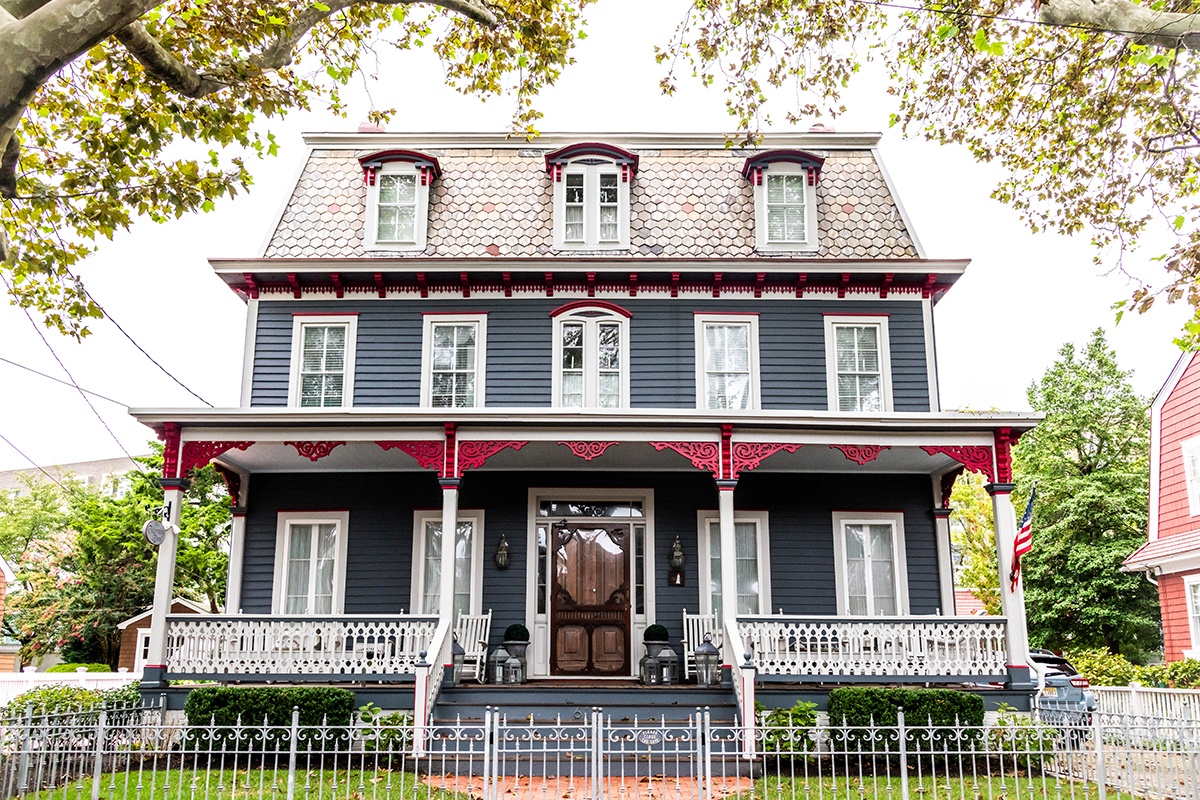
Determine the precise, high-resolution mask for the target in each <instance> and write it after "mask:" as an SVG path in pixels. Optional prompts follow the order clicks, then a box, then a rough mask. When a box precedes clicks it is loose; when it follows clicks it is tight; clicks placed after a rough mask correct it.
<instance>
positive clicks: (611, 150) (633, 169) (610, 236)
mask: <svg viewBox="0 0 1200 800" xmlns="http://www.w3.org/2000/svg"><path fill="white" fill-rule="evenodd" d="M637 165H638V157H637V156H636V155H634V154H633V153H630V152H628V151H625V150H622V149H621V148H619V147H613V146H612V145H606V144H599V143H595V142H585V143H581V144H576V145H571V146H569V147H564V148H562V149H561V150H556V151H554V152H553V153H550V154H548V155H547V156H546V172H547V174H549V175H550V178H551V180H553V181H554V246H555V247H556V248H559V249H563V250H621V249H628V247H629V184H630V181H632V180H633V176H634V175H635V174H636V173H637Z"/></svg>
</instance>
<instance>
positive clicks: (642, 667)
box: [638, 654, 659, 686]
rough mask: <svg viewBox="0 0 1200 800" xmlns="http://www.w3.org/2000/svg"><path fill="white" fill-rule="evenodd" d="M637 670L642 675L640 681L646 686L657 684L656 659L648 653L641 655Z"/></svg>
mask: <svg viewBox="0 0 1200 800" xmlns="http://www.w3.org/2000/svg"><path fill="white" fill-rule="evenodd" d="M638 671H639V673H640V674H641V676H642V683H644V684H646V685H647V686H657V685H658V677H659V672H658V659H657V658H655V657H654V656H651V655H649V654H647V655H644V656H642V660H641V661H639V662H638Z"/></svg>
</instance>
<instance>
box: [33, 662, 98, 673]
mask: <svg viewBox="0 0 1200 800" xmlns="http://www.w3.org/2000/svg"><path fill="white" fill-rule="evenodd" d="M80 667H83V669H84V671H85V672H112V667H110V666H109V665H108V664H94V663H88V664H55V665H54V666H53V667H50V669H48V670H46V672H47V673H50V672H74V671H76V670H77V669H79V668H80Z"/></svg>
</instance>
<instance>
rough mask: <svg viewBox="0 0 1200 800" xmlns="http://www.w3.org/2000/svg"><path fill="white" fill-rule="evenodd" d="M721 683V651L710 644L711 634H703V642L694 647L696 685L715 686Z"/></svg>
mask: <svg viewBox="0 0 1200 800" xmlns="http://www.w3.org/2000/svg"><path fill="white" fill-rule="evenodd" d="M720 682H721V651H720V650H718V649H717V646H716V645H714V644H713V642H712V634H711V633H706V634H704V641H703V642H701V643H700V644H699V646H697V647H696V683H697V684H699V685H700V686H716V685H717V684H719V683H720Z"/></svg>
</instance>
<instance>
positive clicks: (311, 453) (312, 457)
mask: <svg viewBox="0 0 1200 800" xmlns="http://www.w3.org/2000/svg"><path fill="white" fill-rule="evenodd" d="M284 444H290V445H291V446H292V447H294V448H296V452H297V453H299V454H300V455H302V456H304V457H305V458H307V459H308V460H309V461H317V460H318V459H322V458H324V457H325V456H327V455H329V454H330V453H332V452H333V448H335V447H337V446H338V445H340V444H345V442H284Z"/></svg>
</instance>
